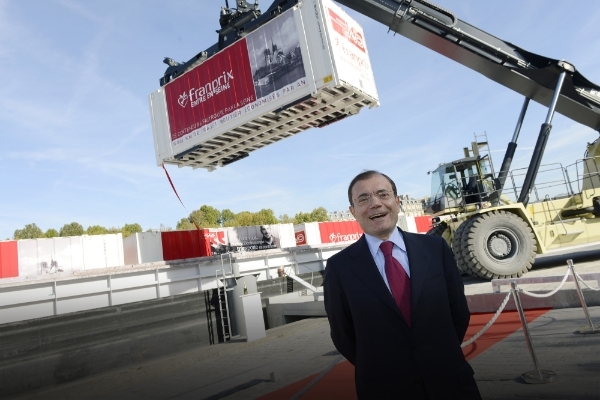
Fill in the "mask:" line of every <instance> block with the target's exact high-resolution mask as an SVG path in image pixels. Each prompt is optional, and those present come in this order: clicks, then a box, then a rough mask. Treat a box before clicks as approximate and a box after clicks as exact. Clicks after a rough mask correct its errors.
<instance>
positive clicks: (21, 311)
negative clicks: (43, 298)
mask: <svg viewBox="0 0 600 400" xmlns="http://www.w3.org/2000/svg"><path fill="white" fill-rule="evenodd" d="M51 315H54V302H51V301H49V302H47V303H36V304H25V305H23V306H21V307H11V308H4V309H3V308H0V324H8V323H10V322H16V321H26V320H28V319H34V318H43V317H49V316H51Z"/></svg>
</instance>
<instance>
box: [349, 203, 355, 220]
mask: <svg viewBox="0 0 600 400" xmlns="http://www.w3.org/2000/svg"><path fill="white" fill-rule="evenodd" d="M348 210H350V214H352V216H353V217H354V218H355V219H356V215H354V207H352V206H350V207H348Z"/></svg>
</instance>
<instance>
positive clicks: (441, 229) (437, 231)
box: [426, 222, 448, 236]
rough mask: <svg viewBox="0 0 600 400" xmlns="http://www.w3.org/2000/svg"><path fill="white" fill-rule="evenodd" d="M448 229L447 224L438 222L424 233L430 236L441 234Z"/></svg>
mask: <svg viewBox="0 0 600 400" xmlns="http://www.w3.org/2000/svg"><path fill="white" fill-rule="evenodd" d="M446 229H448V226H447V225H446V224H445V223H443V222H442V223H441V224H438V225H436V226H434V227H433V228H431V229H430V230H428V231H427V233H426V235H431V236H442V235H443V234H444V232H445V231H446Z"/></svg>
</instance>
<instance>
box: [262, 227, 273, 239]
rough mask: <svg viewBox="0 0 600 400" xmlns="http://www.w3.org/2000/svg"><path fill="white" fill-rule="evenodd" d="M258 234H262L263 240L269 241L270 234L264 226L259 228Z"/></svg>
mask: <svg viewBox="0 0 600 400" xmlns="http://www.w3.org/2000/svg"><path fill="white" fill-rule="evenodd" d="M260 233H262V235H263V239H271V232H269V229H268V228H267V227H266V226H261V227H260Z"/></svg>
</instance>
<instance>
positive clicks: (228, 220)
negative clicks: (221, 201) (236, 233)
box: [221, 208, 235, 226]
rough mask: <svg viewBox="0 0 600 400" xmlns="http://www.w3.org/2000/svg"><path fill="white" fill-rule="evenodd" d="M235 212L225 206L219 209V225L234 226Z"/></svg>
mask: <svg viewBox="0 0 600 400" xmlns="http://www.w3.org/2000/svg"><path fill="white" fill-rule="evenodd" d="M234 223H235V213H234V212H233V211H231V210H230V209H228V208H226V209H224V210H223V211H221V225H223V226H235V225H234Z"/></svg>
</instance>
